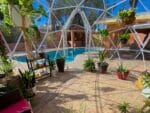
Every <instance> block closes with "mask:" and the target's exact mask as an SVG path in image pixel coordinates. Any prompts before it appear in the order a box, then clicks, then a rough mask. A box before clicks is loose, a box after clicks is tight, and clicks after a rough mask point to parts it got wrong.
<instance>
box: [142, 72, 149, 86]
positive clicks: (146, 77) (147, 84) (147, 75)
mask: <svg viewBox="0 0 150 113" xmlns="http://www.w3.org/2000/svg"><path fill="white" fill-rule="evenodd" d="M143 82H144V87H149V88H150V73H148V72H146V73H145V74H144V76H143Z"/></svg>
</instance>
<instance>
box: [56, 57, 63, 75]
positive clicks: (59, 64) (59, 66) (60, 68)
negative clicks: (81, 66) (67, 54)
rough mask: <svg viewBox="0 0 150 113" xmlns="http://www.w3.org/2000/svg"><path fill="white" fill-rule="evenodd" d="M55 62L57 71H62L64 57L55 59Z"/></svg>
mask: <svg viewBox="0 0 150 113" xmlns="http://www.w3.org/2000/svg"><path fill="white" fill-rule="evenodd" d="M56 64H57V68H58V71H59V72H64V68H65V59H57V60H56Z"/></svg>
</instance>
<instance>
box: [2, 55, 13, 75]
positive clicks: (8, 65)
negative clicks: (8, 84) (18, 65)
mask: <svg viewBox="0 0 150 113" xmlns="http://www.w3.org/2000/svg"><path fill="white" fill-rule="evenodd" d="M0 63H1V65H0V71H1V73H3V74H8V73H9V72H11V71H12V69H13V64H12V62H11V60H10V59H9V58H8V57H4V56H2V57H1V58H0Z"/></svg>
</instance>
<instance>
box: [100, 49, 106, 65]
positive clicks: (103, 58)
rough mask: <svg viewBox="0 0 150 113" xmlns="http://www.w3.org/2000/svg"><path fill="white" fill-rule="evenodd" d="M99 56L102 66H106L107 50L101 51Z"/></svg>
mask: <svg viewBox="0 0 150 113" xmlns="http://www.w3.org/2000/svg"><path fill="white" fill-rule="evenodd" d="M98 56H99V62H100V64H104V63H105V59H106V57H107V50H103V51H99V53H98Z"/></svg>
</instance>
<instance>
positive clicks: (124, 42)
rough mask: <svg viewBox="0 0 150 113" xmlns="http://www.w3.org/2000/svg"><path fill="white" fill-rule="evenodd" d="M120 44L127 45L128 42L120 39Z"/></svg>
mask: <svg viewBox="0 0 150 113" xmlns="http://www.w3.org/2000/svg"><path fill="white" fill-rule="evenodd" d="M120 42H121V44H127V42H128V40H127V39H120Z"/></svg>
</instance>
